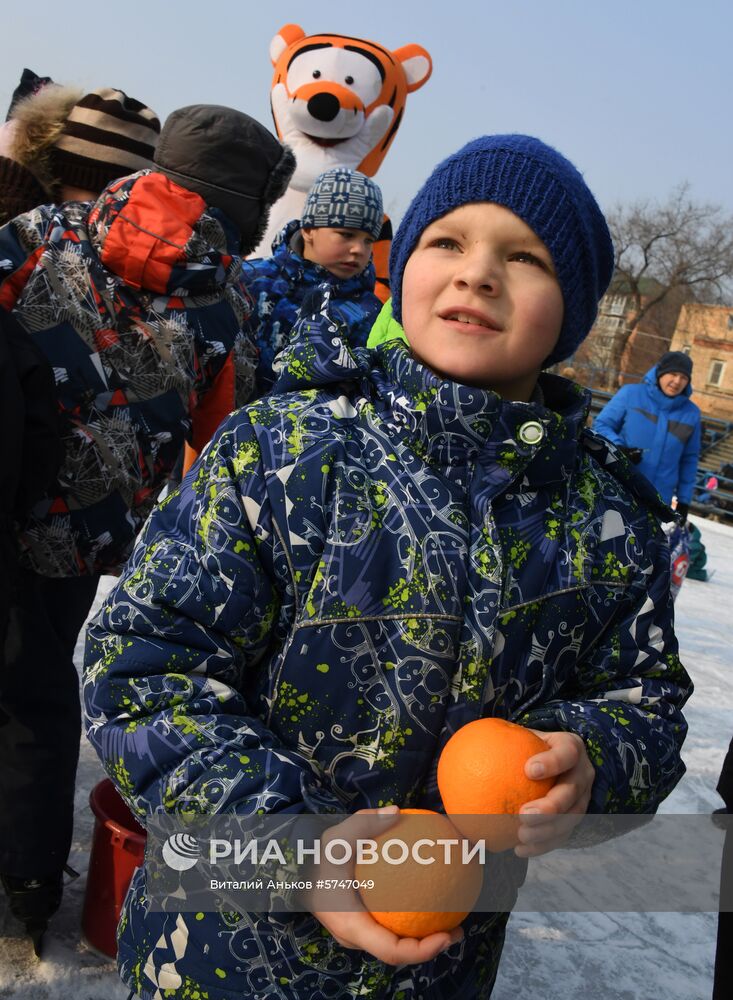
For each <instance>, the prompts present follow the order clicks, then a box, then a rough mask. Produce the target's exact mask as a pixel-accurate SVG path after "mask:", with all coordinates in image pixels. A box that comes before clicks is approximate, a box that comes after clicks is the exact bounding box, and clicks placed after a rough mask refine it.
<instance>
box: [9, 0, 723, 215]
mask: <svg viewBox="0 0 733 1000" xmlns="http://www.w3.org/2000/svg"><path fill="white" fill-rule="evenodd" d="M287 23H295V24H299V25H300V26H301V27H302V28H303V29H304V30H305V32H306V33H307V34H317V33H321V32H335V33H338V34H349V35H354V36H356V37H360V38H366V39H371V40H373V41H376V42H379V43H380V44H382V45H384V46H386V47H388V48H390V49H397V48H399V47H401V46H403V45H406V44H408V43H410V42H415V43H418V44H420V45H422V46H423V47H424V48H425V49H427V50H428V52H429V53H430V54H431V56H432V59H433V75H432V77H431V79H430V80H429V81H428V82H427V83H426V84H425V86H424V87H423V88H422V89H420V90H418V91H416V92H415V93H413V94H411V95H409V97H408V101H407V109H406V112H405V117H404V120H403V123H402V125H401V127H400V130H399V132H398V134H397V137H396V139H395V141H394V143H393V145H392V147H391V149H390V151H389V153H388V155H387V158H386V160H385V162H384V164H383V166H382V168H381V169H380V171H379V173H378V174H377V176H376V180H377V181H378V182H379V183H380V185H381V186H382V189H383V192H384V198H385V207H386V210H387V211H388V212H389V214H390V215H391V216H392V218H393V219H394V220H395V221H399V218H400V217H401V215H402V213H403V212H404V210H405V208H406V206H407V204H408V203H409V200H410V198H411V196H412V195H413V194H414V193H415V192H416V190H417V188H418V187H419V185H420V184H421V183H422V181H423V180H424V179H425V177H426V176H427V175H428V173H429V172H430V170H431V168H432V167H433V166H434V165H435V164H436V163H437V162H438V161H439V160H440V159H442V158H443V157H444V156H446V155H447V154H449V153H451V152H453V151H454V150H456V149H458V148H459V147H460V146H461V145H462V144H463V143H464V142H466V141H467V140H468V139H470V138H472V137H474V136H476V135H479V134H482V133H486V132H526V133H529V134H533V135H537V136H539V137H540V138H542V139H544V140H545V141H546V142H549V143H550V144H551V145H553V146H556V147H557V148H558V149H559V150H560V151H561V152H563V153H564V154H565V155H566V156H568V157H569V158H570V159H571V160H572V161H573V162H574V163H575V164H576V166H578V168H579V169H580V170H581V171H582V172H583V173H584V175H585V177H586V179H587V181H588V183H589V185H590V187H591V188H592V190H593V191H594V193H595V194H596V197H597V199H598V201H599V202H600V204H601V206H602V207H603V208H604V209H605V210H608V209H610V208H611V207H613V206H614V205H615V204H617V203H628V202H632V201H636V200H638V199H645V200H661V201H663V200H665V199H666V197H667V196H668V195H669V193H670V192H671V191H672V189H673V188H674V187H675V186H676V185H678V184H680V183H681V182H683V181H687V182H689V184H690V193H691V195H692V197H693V198H694V199H695V200H697V201H704V202H710V203H715V204H719V205H722V206H723V207H724V209H725V210H726V212H729V213H730V214H732V215H733V183H731V177H733V169H732V168H733V128H731V103H730V102H731V95H732V94H733V59H731V49H730V40H731V37H733V5H731V4H730V3H729V0H698V2H697V3H695V4H689V3H684V4H683V3H682V0H614V2H612V3H611V2H606V3H588V2H584V0H553V2H552V3H548V2H547V0H523V2H521V3H518V2H516V0H514V2H512V0H503V2H502V3H498V2H496V0H452V2H446V0H441V2H439V3H438V2H435V0H421V2H418V0H369V2H367V3H360V4H356V3H351V4H350V3H348V2H344V0H342V2H340V3H334V2H328V3H327V2H324V0H311V2H309V3H303V2H302V0H300V2H297V3H296V2H294V0H279V2H277V3H263V2H262V0H258V2H256V3H252V2H249V0H238V2H232V0H217V2H216V3H206V4H204V3H201V2H197V3H194V2H193V0H176V2H175V3H169V2H167V0H147V2H143V0H125V3H124V4H123V5H120V4H115V5H114V6H113V5H112V4H110V3H106V2H104V0H68V2H67V3H66V4H65V5H64V12H63V15H62V14H61V13H60V9H59V6H58V3H57V2H55V0H54V2H53V3H52V2H51V0H33V3H17V2H16V3H13V4H12V5H11V4H7V5H4V9H3V16H2V42H3V44H2V59H0V108H2V109H3V110H4V109H5V108H6V107H7V104H8V102H9V100H10V95H11V94H12V91H13V89H14V87H15V86H16V84H17V81H18V78H19V77H20V74H21V71H22V69H23V67H24V66H28V67H29V68H31V69H33V70H35V72H36V73H38V74H39V75H42V76H51V77H53V78H54V79H55V80H56V81H58V82H60V83H73V84H78V85H79V86H81V87H83V88H85V89H93V88H96V87H99V86H112V87H118V88H120V89H122V90H124V91H126V92H127V93H128V94H130V95H131V96H133V97H136V98H138V99H140V100H142V101H144V102H145V103H146V104H148V105H150V106H151V107H152V108H154V110H155V111H156V112H157V113H158V114H159V116H161V118H162V117H164V116H166V115H167V114H169V113H170V112H171V111H172V110H173V109H174V108H176V107H181V106H183V105H186V104H192V103H215V104H229V105H231V106H233V107H237V108H239V109H240V110H242V111H246V112H247V113H248V114H251V115H253V116H254V117H255V118H258V119H259V120H260V121H262V122H263V123H264V124H266V125H268V126H269V127H272V119H271V116H270V107H269V92H270V85H271V79H272V65H271V63H270V59H269V55H268V49H269V43H270V40H271V39H272V37H273V36H274V35H275V34H276V33H277V31H278V30H279V29H280V28H281V27H282V26H283V25H285V24H287Z"/></svg>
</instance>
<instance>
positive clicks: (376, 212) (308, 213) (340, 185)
mask: <svg viewBox="0 0 733 1000" xmlns="http://www.w3.org/2000/svg"><path fill="white" fill-rule="evenodd" d="M383 215H384V211H383V209H382V192H381V191H380V189H379V185H378V184H375V183H374V181H373V180H372V179H371V177H367V176H366V174H362V173H360V172H359V171H358V170H349V169H348V168H347V167H333V168H332V169H331V170H326V171H325V172H324V173H322V174H319V176H318V177H316V179H315V181H314V183H313V187H312V188H311V189H310V191H309V192H308V194H307V195H306V199H305V205H304V206H303V215H302V216H301V219H300V224H301V226H302V227H304V228H306V227H307V228H311V227H314V228H316V229H317V228H319V227H325V228H327V229H363V230H364V231H365V232H367V233H370V234H371V235H372V236H373V237H374V239H375V240H376V239H379V233H380V232H381V229H382V218H383Z"/></svg>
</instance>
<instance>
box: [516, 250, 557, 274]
mask: <svg viewBox="0 0 733 1000" xmlns="http://www.w3.org/2000/svg"><path fill="white" fill-rule="evenodd" d="M509 260H514V261H518V262H519V263H520V264H534V265H535V267H541V268H542V269H543V270H545V271H547V270H548V269H549V268H548V265H547V264H546V263H545V261H544V260H542V258H540V257H537V256H536V255H535V254H533V253H530V251H529V250H520V251H518V252H517V253H513V254H512V255H511V256H510V258H509Z"/></svg>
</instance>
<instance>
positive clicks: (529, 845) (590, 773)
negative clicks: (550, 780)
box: [514, 729, 596, 858]
mask: <svg viewBox="0 0 733 1000" xmlns="http://www.w3.org/2000/svg"><path fill="white" fill-rule="evenodd" d="M532 732H533V733H536V735H537V736H539V737H540V738H541V739H543V740H544V741H545V743H546V744H547V746H548V749H547V750H546V751H545V752H544V753H539V754H535V755H534V757H530V758H529V760H528V761H527V763H526V764H525V773H526V775H527V777H529V778H545V777H556V778H557V781H556V782H555V784H554V785H553V787H552V788H551V789H550V791H549V792H548V793H547V795H545V796H544V797H543V798H541V799H535V800H534V801H533V802H527V803H525V805H523V806H522V808H521V810H520V824H519V840H520V844H519V846H518V847H516V848H515V850H514V853H515V854H516V855H517V856H518V857H520V858H533V857H536V856H537V855H539V854H546V853H547V852H548V851H553V850H555V848H557V847H561V846H562V845H563V844H564V843H565V842H566V841H567V839H568V837H569V836H570V834H571V833H572V831H573V829H574V828H575V827H576V826H577V825H578V823H579V822H580V820H581V819H582V818H583V816H585V814H586V812H587V810H588V803H589V802H590V794H591V789H592V788H593V782H594V781H595V777H596V772H595V768H594V767H593V765H592V764H591V762H590V758H589V757H588V754H587V753H586V749H585V743H584V742H583V740H582V739H581V738H580V736H578V734H577V733H567V732H558V733H544V732H541V731H540V730H538V729H533V730H532ZM537 768H542V771H541V773H540V772H538V771H537Z"/></svg>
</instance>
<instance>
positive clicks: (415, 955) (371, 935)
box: [311, 806, 463, 965]
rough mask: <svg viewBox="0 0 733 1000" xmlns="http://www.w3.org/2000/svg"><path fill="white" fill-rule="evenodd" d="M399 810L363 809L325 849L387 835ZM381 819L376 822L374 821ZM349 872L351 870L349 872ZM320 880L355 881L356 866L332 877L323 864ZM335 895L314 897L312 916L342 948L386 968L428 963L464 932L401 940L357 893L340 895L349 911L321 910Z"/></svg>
mask: <svg viewBox="0 0 733 1000" xmlns="http://www.w3.org/2000/svg"><path fill="white" fill-rule="evenodd" d="M399 812H400V811H399V809H398V808H397V806H386V807H384V808H383V809H360V810H359V811H358V812H356V813H354V815H353V816H350V817H349V818H348V819H347V820H344V821H343V823H339V824H338V826H334V827H332V828H331V829H330V830H329V831H328V833H327V834H326V836H324V838H323V843H324V845H325V844H326V843H327V842H328V841H329V840H331V839H333V838H336V837H338V838H341V839H343V840H348V841H350V842H351V843H353V842H354V841H356V840H358V839H359V838H373V837H376V836H378V835H379V834H380V833H384V831H385V829H387V828H388V827H389V825H390V823H389V822H387V820H385V819H384V817H393V818H394V819H397V817H398V816H399ZM375 816H379V817H381V818H380V819H379V820H375V819H374V818H373V817H375ZM347 868H348V870H347ZM318 874H319V877H325V878H329V876H330V875H331V874H332V875H333V877H335V878H341V879H345V878H353V875H354V872H353V866H351V867H349V866H346V865H339V866H338V868H337V869H334V872H333V873H330V872H328V871H327V864H326V863H325V862H324V863H322V864H321V865H320V866H319V869H318ZM329 895H331V899H332V900H333V899H334V898H335V897H334V896H333V895H332V893H330V894H329V893H327V892H321V893H313V894H312V897H311V898H312V900H313V903H314V907H313V910H312V913H313V916H314V917H316V919H317V920H319V921H320V922H321V923H322V924H323V926H324V927H325V928H326V930H327V931H329V932H330V933H331V934H332V935H333V936H334V937H335V938H336V940H337V941H338V943H339V944H340V945H341V947H342V948H357V949H361V950H362V951H366V952H368V953H369V954H370V955H373V956H374V957H375V958H377V959H379V961H380V962H384V963H385V964H386V965H415V964H418V963H420V962H429V961H430V960H431V959H433V958H435V956H436V955H438V954H440V952H441V951H445V949H446V948H449V947H450V946H451V945H452V944H455V943H456V942H457V941H460V940H461V938H462V937H463V931H462V930H461V928H460V927H456V929H455V930H453V931H450V932H448V931H445V932H441V933H439V934H431V935H430V936H429V937H426V938H422V939H420V940H419V939H417V938H401V937H397V935H396V934H393V933H392V931H388V930H387V928H386V927H382V926H381V924H378V923H377V922H376V920H374V919H372V917H371V916H370V914H369V911H368V910H367V909H366V907H365V906H364V904H363V903H362V901H361V897H360V896H359V893H358V892H357V891H356V890H355V889H350V890H348V892H345V891H344V890H340V891H339V897H338V898H339V902H340V903H343V902H344V899H345V898H346V897H347V896H348V897H349V898H348V904H349V907H350V908H349V909H348V910H343V911H342V910H327V909H321V908H320V907H321V906H322V905H324V904H325V905H328V897H329Z"/></svg>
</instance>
